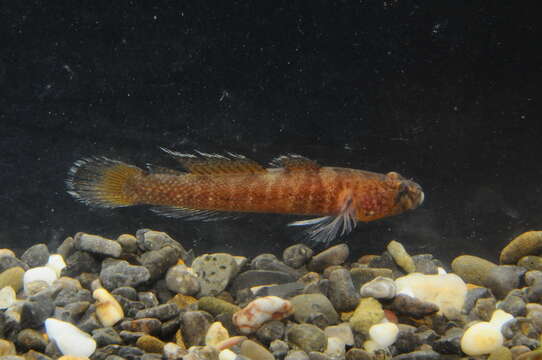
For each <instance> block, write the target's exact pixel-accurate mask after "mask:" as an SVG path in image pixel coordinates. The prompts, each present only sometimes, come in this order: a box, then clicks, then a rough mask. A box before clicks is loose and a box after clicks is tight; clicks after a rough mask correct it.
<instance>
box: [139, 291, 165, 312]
mask: <svg viewBox="0 0 542 360" xmlns="http://www.w3.org/2000/svg"><path fill="white" fill-rule="evenodd" d="M137 298H138V300H139V301H141V302H142V303H143V305H145V307H146V308H151V307H155V306H158V305H160V302H159V301H158V299H157V298H156V295H154V293H153V292H152V291H142V292H140V293H138V294H137Z"/></svg>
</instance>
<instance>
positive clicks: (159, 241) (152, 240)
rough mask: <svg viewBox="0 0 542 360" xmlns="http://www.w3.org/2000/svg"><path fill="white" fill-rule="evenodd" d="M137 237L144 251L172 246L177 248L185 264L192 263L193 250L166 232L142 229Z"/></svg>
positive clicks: (137, 233) (138, 231)
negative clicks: (189, 249) (186, 247)
mask: <svg viewBox="0 0 542 360" xmlns="http://www.w3.org/2000/svg"><path fill="white" fill-rule="evenodd" d="M136 238H137V244H138V246H139V248H140V249H141V250H143V251H152V250H160V249H162V248H164V247H166V246H172V247H174V248H175V249H177V252H178V256H179V257H181V258H182V259H183V261H184V263H185V264H188V265H190V264H192V260H193V259H194V257H193V254H192V252H191V251H186V250H185V248H184V247H183V246H182V245H181V243H179V242H178V241H176V240H175V239H173V238H172V237H171V236H169V235H168V234H166V233H164V232H159V231H154V230H150V229H140V230H137V232H136Z"/></svg>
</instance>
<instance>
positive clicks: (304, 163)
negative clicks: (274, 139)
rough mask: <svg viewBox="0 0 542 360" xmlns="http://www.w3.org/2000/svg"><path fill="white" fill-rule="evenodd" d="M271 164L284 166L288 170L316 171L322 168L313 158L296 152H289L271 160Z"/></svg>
mask: <svg viewBox="0 0 542 360" xmlns="http://www.w3.org/2000/svg"><path fill="white" fill-rule="evenodd" d="M271 165H273V166H276V167H282V168H284V169H286V170H288V171H296V170H313V171H316V170H318V169H320V165H319V164H318V163H317V162H316V161H314V160H311V159H308V158H306V157H304V156H301V155H296V154H288V155H282V156H279V157H277V158H275V159H273V161H271Z"/></svg>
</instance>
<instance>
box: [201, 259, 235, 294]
mask: <svg viewBox="0 0 542 360" xmlns="http://www.w3.org/2000/svg"><path fill="white" fill-rule="evenodd" d="M192 269H193V270H194V272H195V273H196V274H197V276H198V278H199V280H200V286H201V290H200V296H207V295H211V296H214V295H217V294H218V293H220V292H221V291H223V290H224V289H225V288H226V286H228V284H229V282H230V280H231V279H232V278H233V277H234V276H235V275H236V274H237V272H238V267H237V262H236V261H235V259H234V258H233V256H231V255H230V254H226V253H217V254H205V255H201V256H198V257H197V258H196V259H194V262H193V263H192Z"/></svg>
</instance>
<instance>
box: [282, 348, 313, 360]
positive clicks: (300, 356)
mask: <svg viewBox="0 0 542 360" xmlns="http://www.w3.org/2000/svg"><path fill="white" fill-rule="evenodd" d="M284 360H310V358H309V355H307V353H306V352H304V351H302V350H292V351H290V352H289V353H288V354H287V355H286V357H285V358H284Z"/></svg>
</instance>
